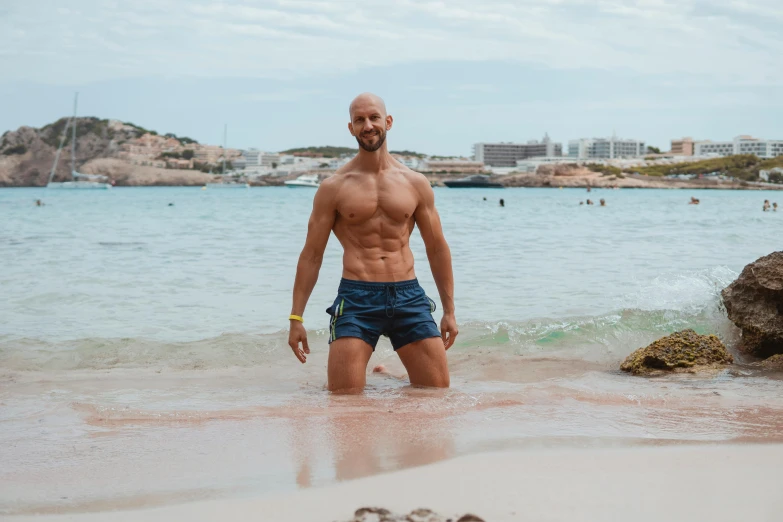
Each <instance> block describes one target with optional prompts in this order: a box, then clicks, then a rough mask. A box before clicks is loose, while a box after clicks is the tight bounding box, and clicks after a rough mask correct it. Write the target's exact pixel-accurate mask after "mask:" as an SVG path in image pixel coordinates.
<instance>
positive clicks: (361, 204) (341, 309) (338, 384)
mask: <svg viewBox="0 0 783 522" xmlns="http://www.w3.org/2000/svg"><path fill="white" fill-rule="evenodd" d="M349 114H350V121H349V123H348V130H349V132H350V133H351V135H352V136H353V137H354V138H356V141H357V142H358V144H359V153H358V154H357V155H356V156H355V157H354V158H353V159H351V160H350V161H349V162H348V163H347V164H345V165H344V166H342V167H340V168H339V169H338V170H337V172H336V173H335V174H334V175H332V176H331V177H328V178H326V179H325V180H323V181H322V182H321V184H320V186H319V187H318V190H317V191H316V193H315V197H314V199H313V210H312V213H311V214H310V220H309V223H308V227H307V238H306V240H305V244H304V248H303V249H302V252H301V254H300V255H299V261H298V264H297V266H296V278H295V280H294V289H293V304H292V306H291V315H290V316H289V334H288V345H289V346H290V347H291V350H292V351H293V353H294V355H295V356H296V358H297V359H298V360H299V361H300V362H302V363H304V362H306V361H307V355H308V354H309V353H310V347H309V346H308V342H307V330H305V327H304V324H303V323H304V319H303V315H304V312H305V307H306V306H307V301H308V300H309V299H310V295H311V294H312V292H313V288H314V287H315V283H316V281H317V280H318V273H319V271H320V269H321V263H322V261H323V258H324V251H325V250H326V245H327V243H328V241H329V236H330V235H331V234H332V233H334V235H335V236H336V237H337V239H338V240H339V241H340V244H341V245H342V248H343V256H342V259H343V267H342V280H341V281H340V287H339V289H338V292H337V297H336V298H335V300H334V301H333V302H332V303H331V305H330V306H329V308H327V309H326V313H327V314H329V335H328V337H329V357H328V362H327V389H328V390H329V391H332V392H342V393H358V392H361V391H362V390H363V389H364V387H365V385H366V381H367V374H368V372H367V370H368V363H369V361H370V358H371V357H372V354H373V352H374V351H375V347H376V345H377V343H378V340H379V338H380V337H381V335H384V336H386V337H388V338H389V340H390V341H391V345H392V348H393V349H394V351H395V353H396V354H397V355H398V356H399V358H400V361H401V362H402V364H403V366H405V369H406V371H407V373H408V377H409V380H410V383H411V384H412V385H414V386H429V387H436V388H448V386H449V384H450V381H449V368H448V363H447V360H446V350H448V349H449V348H450V347H451V346H452V345H453V344H454V341H455V339H456V337H457V334H458V333H459V330H458V328H457V320H456V318H455V314H454V275H453V270H452V264H451V252H450V250H449V245H448V243H447V242H446V238H445V237H444V235H443V229H442V226H441V222H440V217H439V216H438V211H437V209H436V208H435V195H434V192H433V190H432V187H431V186H430V183H429V181H428V180H427V178H426V177H424V175H422V174H419V173H417V172H414V171H412V170H411V169H409V168H407V167H405V166H404V165H402V164H401V163H400V162H398V161H397V160H395V159H394V158H393V157H392V155H391V154H390V153H389V150H388V144H387V142H386V136H387V133H388V132H390V131H391V129H392V124H393V119H392V117H391V116H390V115H389V114H387V112H386V105H385V104H384V102H383V100H382V99H381V98H379V97H378V96H376V95H374V94H370V93H365V94H361V95H359V96H357V97H356V98H355V99H354V100H353V101H352V102H351V105H350V108H349ZM414 228H418V229H419V234H420V235H421V238H422V240H423V241H424V246H425V250H426V252H427V257H428V260H429V264H430V267H431V269H432V277H433V279H434V280H435V285H436V286H437V288H438V293H439V294H440V301H441V303H442V305H443V318H442V320H441V321H440V331H439V330H438V325H437V324H436V323H435V319H434V318H433V314H434V313H435V301H434V300H432V299H430V298H429V297H428V296H427V295H426V294H425V293H424V289H423V288H422V287H421V285H420V284H419V282H418V280H417V279H416V271H415V270H414V261H413V253H412V251H411V247H410V238H411V233H412V232H413V229H414ZM379 373H383V372H382V371H381V372H379Z"/></svg>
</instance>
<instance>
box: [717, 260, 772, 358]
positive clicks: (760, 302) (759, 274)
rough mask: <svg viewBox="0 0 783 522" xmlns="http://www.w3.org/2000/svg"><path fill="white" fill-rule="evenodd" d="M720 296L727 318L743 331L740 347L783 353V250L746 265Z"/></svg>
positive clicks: (748, 350)
mask: <svg viewBox="0 0 783 522" xmlns="http://www.w3.org/2000/svg"><path fill="white" fill-rule="evenodd" d="M721 295H722V296H723V304H724V306H725V307H726V313H727V314H728V316H729V319H730V320H731V321H732V322H733V323H734V324H735V325H737V327H738V328H740V329H741V330H742V340H741V341H740V345H739V348H740V350H742V351H743V352H746V353H750V354H753V355H756V356H759V357H767V356H770V355H773V354H777V353H783V252H773V253H772V254H770V255H768V256H764V257H762V258H759V259H757V260H756V261H754V262H753V263H751V264H749V265H748V266H746V267H745V268H744V269H743V270H742V273H741V274H740V276H739V277H738V278H737V280H736V281H734V282H733V283H731V284H730V285H729V286H727V287H726V288H725V289H723V292H721Z"/></svg>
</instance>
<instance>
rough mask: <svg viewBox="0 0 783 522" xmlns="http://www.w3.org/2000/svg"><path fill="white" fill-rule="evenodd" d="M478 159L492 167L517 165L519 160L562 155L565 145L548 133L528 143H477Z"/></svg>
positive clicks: (476, 158) (476, 157)
mask: <svg viewBox="0 0 783 522" xmlns="http://www.w3.org/2000/svg"><path fill="white" fill-rule="evenodd" d="M473 154H474V158H475V160H476V161H478V162H481V163H483V164H484V165H489V166H491V167H516V166H517V160H521V159H526V158H533V157H537V156H562V155H563V145H562V144H560V143H555V142H553V141H552V140H551V139H550V138H549V135H548V134H544V138H543V139H542V140H541V141H540V142H539V141H536V140H530V141H528V142H527V143H476V144H475V145H473Z"/></svg>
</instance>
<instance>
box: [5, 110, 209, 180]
mask: <svg viewBox="0 0 783 522" xmlns="http://www.w3.org/2000/svg"><path fill="white" fill-rule="evenodd" d="M68 119H69V118H61V119H59V120H57V121H56V122H54V123H51V124H49V125H46V126H44V127H41V128H40V129H36V128H33V127H20V128H19V129H17V130H15V131H8V132H6V133H5V134H3V135H2V136H0V187H43V186H45V185H46V183H47V182H48V181H49V174H50V172H51V169H52V165H53V164H54V158H55V155H56V153H57V148H58V147H59V145H60V141H61V139H62V137H63V130H65V128H66V124H67V122H68ZM147 132H148V131H147V130H146V129H143V128H141V127H137V126H135V125H133V124H130V123H122V122H119V121H116V120H101V119H98V118H91V117H84V118H77V119H76V155H75V165H76V169H77V170H78V171H80V172H84V173H86V174H91V173H92V174H97V173H100V174H107V175H108V176H109V177H110V179H111V180H112V181H114V182H115V183H116V184H117V185H198V184H203V183H204V182H205V181H211V179H212V178H211V177H207V176H208V175H206V174H203V173H200V172H196V171H189V170H181V171H177V170H170V169H156V168H154V167H144V166H139V165H132V164H131V163H129V162H127V161H124V160H121V159H119V157H118V152H119V151H120V149H121V146H122V145H123V144H124V143H128V142H130V140H134V139H136V138H138V137H139V136H141V135H143V134H145V133H147ZM71 140H72V135H71V133H70V131H69V132H68V133H66V136H65V141H64V147H63V149H62V152H61V154H60V159H59V161H58V163H57V169H56V171H55V173H54V178H53V181H70V180H71V179H72V178H71V152H72V148H71ZM100 160H111V162H110V163H106V164H103V165H101V164H100ZM96 161H98V162H99V164H98V166H97V167H96V166H95V162H96ZM91 164H92V167H91V166H90V165H91ZM115 171H116V172H118V175H117V176H115V175H114V172H115ZM191 175H193V176H191Z"/></svg>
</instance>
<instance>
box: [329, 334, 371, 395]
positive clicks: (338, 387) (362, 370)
mask: <svg viewBox="0 0 783 522" xmlns="http://www.w3.org/2000/svg"><path fill="white" fill-rule="evenodd" d="M370 356H372V346H370V345H369V344H367V343H366V342H365V341H363V340H361V339H359V338H358V337H340V338H339V339H337V340H334V341H332V344H330V345H329V363H328V370H327V375H328V384H327V388H329V391H333V392H342V393H358V392H360V391H362V390H363V389H364V385H365V384H366V382H367V363H368V362H370Z"/></svg>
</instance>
